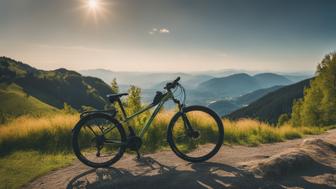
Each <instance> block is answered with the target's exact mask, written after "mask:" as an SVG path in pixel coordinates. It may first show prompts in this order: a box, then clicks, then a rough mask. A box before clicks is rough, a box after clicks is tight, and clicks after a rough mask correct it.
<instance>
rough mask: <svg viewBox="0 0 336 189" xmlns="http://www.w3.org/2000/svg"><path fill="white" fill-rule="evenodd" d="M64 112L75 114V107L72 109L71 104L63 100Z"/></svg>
mask: <svg viewBox="0 0 336 189" xmlns="http://www.w3.org/2000/svg"><path fill="white" fill-rule="evenodd" d="M62 111H63V112H64V113H67V114H75V113H77V111H76V109H74V108H73V107H71V105H69V104H68V103H66V102H64V104H63V110H62Z"/></svg>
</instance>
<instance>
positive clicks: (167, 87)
mask: <svg viewBox="0 0 336 189" xmlns="http://www.w3.org/2000/svg"><path fill="white" fill-rule="evenodd" d="M180 79H181V78H180V77H177V78H176V79H175V80H174V81H173V82H169V83H167V84H166V86H165V87H164V88H165V89H167V90H170V89H172V88H175V87H176V85H177V83H178V81H180Z"/></svg>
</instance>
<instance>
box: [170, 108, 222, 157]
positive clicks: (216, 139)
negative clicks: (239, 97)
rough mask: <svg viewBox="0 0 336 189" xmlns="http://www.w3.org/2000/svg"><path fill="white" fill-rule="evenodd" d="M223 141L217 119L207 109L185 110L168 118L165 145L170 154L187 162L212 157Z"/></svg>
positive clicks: (219, 123)
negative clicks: (170, 150)
mask: <svg viewBox="0 0 336 189" xmlns="http://www.w3.org/2000/svg"><path fill="white" fill-rule="evenodd" d="M223 139H224V128H223V123H222V121H221V119H220V118H219V117H218V115H217V114H216V113H215V112H214V111H212V110H211V109H209V108H207V107H203V106H189V107H186V108H184V109H183V113H182V112H178V113H177V114H175V116H174V117H173V118H172V120H171V122H170V124H169V126H168V132H167V141H168V143H169V145H170V147H171V149H172V150H173V152H174V153H175V154H176V155H177V156H178V157H180V158H182V159H184V160H186V161H189V162H202V161H206V160H208V159H210V158H211V157H213V156H214V155H215V154H216V153H217V152H218V151H219V149H220V147H221V146H222V144H223Z"/></svg>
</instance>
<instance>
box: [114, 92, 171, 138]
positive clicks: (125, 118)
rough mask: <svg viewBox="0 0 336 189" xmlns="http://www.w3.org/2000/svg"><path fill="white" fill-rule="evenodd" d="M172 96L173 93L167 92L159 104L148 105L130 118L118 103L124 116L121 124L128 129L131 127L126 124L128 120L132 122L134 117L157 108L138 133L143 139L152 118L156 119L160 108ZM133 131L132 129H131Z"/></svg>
mask: <svg viewBox="0 0 336 189" xmlns="http://www.w3.org/2000/svg"><path fill="white" fill-rule="evenodd" d="M173 97H174V96H173V93H172V92H171V91H168V92H167V93H166V94H165V95H164V96H163V97H162V99H161V100H160V102H159V103H158V104H156V105H153V104H150V105H148V106H146V107H145V108H143V109H142V110H139V111H138V112H136V113H134V114H133V115H131V116H129V117H128V116H127V115H126V112H125V111H124V108H123V106H122V104H121V102H119V106H120V107H121V109H122V114H123V116H124V120H122V122H121V123H122V124H126V125H127V126H128V127H129V128H130V127H131V126H130V125H129V124H128V122H129V121H130V120H132V119H133V118H135V117H136V116H138V115H140V114H142V113H144V112H146V111H147V110H149V109H151V108H153V107H155V106H157V107H156V108H155V110H154V112H153V113H152V115H151V116H150V118H149V119H148V121H147V123H146V124H145V126H144V127H143V128H142V130H141V131H140V134H139V135H138V136H139V137H140V138H143V136H144V134H145V133H146V131H147V130H148V128H149V126H150V125H151V124H152V122H153V120H154V118H155V117H156V115H157V114H158V113H159V111H160V109H161V107H162V106H163V105H164V103H165V102H167V101H168V100H170V99H172V98H173ZM131 128H132V127H131ZM132 129H133V128H132Z"/></svg>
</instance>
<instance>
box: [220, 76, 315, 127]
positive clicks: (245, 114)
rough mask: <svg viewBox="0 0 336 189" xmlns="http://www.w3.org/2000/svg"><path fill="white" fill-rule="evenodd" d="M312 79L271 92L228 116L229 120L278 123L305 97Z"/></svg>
mask: <svg viewBox="0 0 336 189" xmlns="http://www.w3.org/2000/svg"><path fill="white" fill-rule="evenodd" d="M310 81H311V79H307V80H304V81H301V82H298V83H295V84H292V85H289V86H285V87H283V88H280V89H278V90H276V91H274V92H271V93H269V94H267V95H265V96H263V97H261V98H260V99H258V100H257V101H255V102H253V103H251V104H250V105H248V106H246V107H244V108H241V109H238V110H236V111H234V112H232V113H231V114H229V115H227V116H226V117H228V118H229V119H233V120H237V119H240V118H253V119H259V120H261V121H266V122H269V123H276V122H277V120H278V118H279V116H280V115H281V114H284V113H287V114H288V115H289V114H290V113H291V111H292V105H293V102H294V100H296V99H300V98H302V97H303V90H304V88H305V87H307V86H309V84H310Z"/></svg>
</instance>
